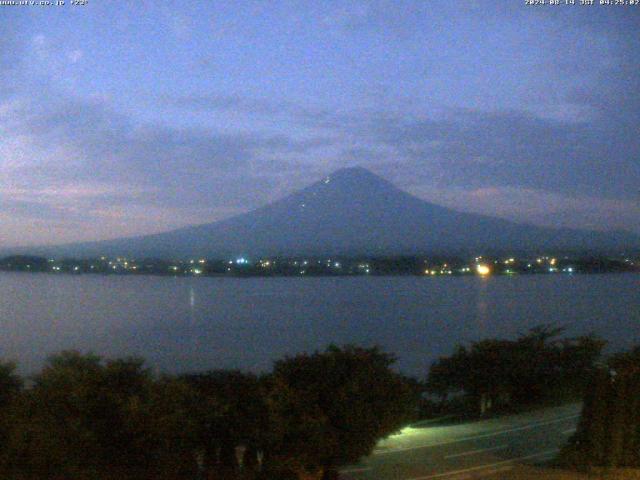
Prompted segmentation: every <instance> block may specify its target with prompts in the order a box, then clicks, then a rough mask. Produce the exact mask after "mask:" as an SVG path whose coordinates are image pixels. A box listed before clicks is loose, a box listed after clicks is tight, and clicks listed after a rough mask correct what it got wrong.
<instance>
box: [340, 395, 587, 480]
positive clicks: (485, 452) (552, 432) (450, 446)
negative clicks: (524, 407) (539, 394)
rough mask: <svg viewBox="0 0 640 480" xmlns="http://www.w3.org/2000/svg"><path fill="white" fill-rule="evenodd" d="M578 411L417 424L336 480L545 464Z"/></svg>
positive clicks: (440, 475) (458, 475)
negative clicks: (468, 421)
mask: <svg viewBox="0 0 640 480" xmlns="http://www.w3.org/2000/svg"><path fill="white" fill-rule="evenodd" d="M580 407H581V406H580V404H579V403H576V404H569V405H563V406H561V407H554V408H548V409H544V410H537V411H534V412H528V413H524V414H519V415H511V416H506V417H500V418H493V419H488V420H482V421H477V422H470V423H458V424H449V425H436V424H422V425H420V424H416V425H413V426H411V427H407V428H404V429H403V430H402V431H401V432H399V433H398V434H396V435H392V436H391V437H389V438H387V439H385V440H383V441H381V442H379V443H378V445H377V446H376V448H375V450H374V451H373V454H372V455H371V456H369V457H366V458H364V459H363V460H362V461H361V462H360V463H359V464H357V465H352V466H349V467H345V468H343V469H342V470H341V471H340V478H342V479H345V480H346V479H353V480H373V479H375V480H387V479H388V480H430V479H451V480H460V479H462V478H480V477H489V476H491V474H492V473H495V472H498V471H504V470H508V469H511V468H513V466H514V465H516V464H518V463H529V464H535V463H540V462H544V461H545V460H549V459H551V458H553V457H554V456H555V455H556V454H557V453H558V451H559V449H560V448H561V447H562V446H563V445H565V444H566V442H567V439H568V438H569V436H570V435H571V434H572V433H573V432H574V431H575V428H576V425H577V423H578V419H579V416H580Z"/></svg>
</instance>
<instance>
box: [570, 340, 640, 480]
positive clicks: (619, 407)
mask: <svg viewBox="0 0 640 480" xmlns="http://www.w3.org/2000/svg"><path fill="white" fill-rule="evenodd" d="M561 459H562V461H563V463H564V464H566V465H570V466H574V467H579V468H585V467H591V466H602V467H633V468H640V347H636V348H635V349H633V350H632V351H630V352H626V353H619V354H617V355H615V356H613V357H612V358H611V359H610V360H609V361H608V362H607V363H606V365H603V366H602V367H601V368H600V369H598V371H597V372H596V374H595V375H594V376H593V377H592V381H591V385H590V388H589V390H588V392H587V394H586V396H585V399H584V409H583V412H582V417H581V419H580V424H579V425H578V430H577V432H576V434H575V435H574V436H573V438H572V439H571V441H570V443H569V446H568V447H567V448H565V450H564V451H563V453H562V455H561ZM639 476H640V475H639Z"/></svg>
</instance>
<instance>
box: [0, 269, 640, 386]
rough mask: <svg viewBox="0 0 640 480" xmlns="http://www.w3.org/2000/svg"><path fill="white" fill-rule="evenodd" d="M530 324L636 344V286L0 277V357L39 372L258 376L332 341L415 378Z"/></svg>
mask: <svg viewBox="0 0 640 480" xmlns="http://www.w3.org/2000/svg"><path fill="white" fill-rule="evenodd" d="M541 323H553V324H557V325H564V326H566V327H567V332H568V334H570V335H578V334H586V333H589V332H594V333H596V334H598V335H600V336H602V337H603V338H605V339H606V340H608V341H609V347H608V348H609V350H617V349H623V348H629V347H630V346H632V345H634V344H637V343H640V275H637V274H607V275H560V274H558V275H529V276H525V275H522V276H513V277H507V276H499V277H498V276H496V277H488V278H480V277H475V276H473V277H438V278H427V277H324V278H171V277H153V276H99V275H82V276H72V275H51V274H29V273H1V274H0V325H1V329H2V330H1V332H2V335H1V336H0V357H2V358H4V359H13V360H16V361H18V363H19V366H20V371H21V373H30V372H33V371H35V370H37V369H38V368H39V367H40V366H41V365H42V362H43V361H44V359H45V358H46V357H47V355H49V354H51V353H53V352H57V351H60V350H63V349H78V350H81V351H85V352H86V351H93V352H95V353H98V354H101V355H105V356H127V355H136V356H142V357H144V358H145V359H147V361H148V364H149V365H150V366H152V367H154V368H157V369H158V370H160V371H166V372H172V373H176V372H184V371H193V370H205V369H214V368H241V369H247V370H252V371H265V370H268V369H269V368H270V366H271V363H272V361H273V360H275V359H277V358H281V357H282V356H283V355H286V354H295V353H298V352H301V351H313V350H315V349H321V348H324V347H325V346H326V345H328V344H330V343H337V344H345V343H355V344H359V345H364V346H371V345H375V344H378V345H381V346H382V347H384V349H385V350H386V351H389V352H393V353H395V354H396V355H397V356H398V363H397V366H398V368H399V369H400V370H401V371H403V372H405V373H408V374H411V375H416V376H420V377H424V375H425V373H426V371H427V369H428V367H429V365H430V363H431V362H432V361H433V360H434V359H435V358H437V357H438V356H440V355H447V354H449V353H451V352H452V349H453V348H454V346H455V345H456V344H457V343H459V342H468V341H471V340H477V339H482V338H485V337H509V338H513V337H514V336H516V335H517V334H518V333H520V332H524V331H526V330H527V329H528V328H530V327H533V326H535V325H538V324H541Z"/></svg>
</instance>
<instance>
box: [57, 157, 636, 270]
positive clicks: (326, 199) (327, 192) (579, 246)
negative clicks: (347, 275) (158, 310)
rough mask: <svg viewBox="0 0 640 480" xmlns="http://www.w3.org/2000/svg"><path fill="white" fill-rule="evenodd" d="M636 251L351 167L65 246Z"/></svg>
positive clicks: (186, 250)
mask: <svg viewBox="0 0 640 480" xmlns="http://www.w3.org/2000/svg"><path fill="white" fill-rule="evenodd" d="M629 246H631V247H638V246H640V239H639V238H638V236H635V235H632V234H630V233H626V232H611V233H603V232H589V231H581V230H572V229H552V228H543V227H536V226H531V225H522V224H517V223H514V222H509V221H506V220H501V219H497V218H492V217H487V216H482V215H475V214H469V213H462V212H457V211H454V210H451V209H448V208H444V207H441V206H438V205H434V204H431V203H428V202H425V201H423V200H420V199H418V198H416V197H413V196H411V195H409V194H408V193H406V192H404V191H402V190H400V189H398V188H396V187H395V186H393V185H392V184H391V183H389V182H387V181H386V180H383V179H382V178H380V177H377V176H376V175H374V174H372V173H371V172H369V171H367V170H365V169H363V168H359V167H356V168H348V169H343V170H339V171H337V172H335V173H334V174H332V175H330V176H329V177H326V178H325V179H323V180H321V181H319V182H317V183H315V184H313V185H311V186H309V187H307V188H305V189H303V190H301V191H299V192H296V193H294V194H292V195H289V196H287V197H285V198H283V199H281V200H279V201H276V202H274V203H272V204H269V205H266V206H264V207H262V208H259V209H257V210H254V211H252V212H249V213H246V214H242V215H238V216H235V217H232V218H229V219H227V220H223V221H220V222H215V223H211V224H206V225H199V226H194V227H188V228H182V229H179V230H174V231H171V232H167V233H161V234H157V235H148V236H144V237H136V238H124V239H119V240H113V241H103V242H93V243H85V244H76V245H67V246H64V247H63V248H62V250H59V252H60V251H63V252H64V253H65V254H68V255H72V254H73V255H82V256H91V255H100V254H103V255H127V256H137V257H140V256H162V257H176V256H180V257H183V256H206V257H220V256H229V255H240V254H242V255H252V256H254V255H300V254H309V255H313V254H322V255H325V254H331V255H334V254H384V255H392V254H414V253H433V252H446V253H453V252H463V251H464V252H478V251H485V252H486V251H504V250H510V251H532V250H545V249H574V250H604V249H619V248H623V247H629Z"/></svg>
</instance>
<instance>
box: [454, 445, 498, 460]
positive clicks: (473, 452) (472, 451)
mask: <svg viewBox="0 0 640 480" xmlns="http://www.w3.org/2000/svg"><path fill="white" fill-rule="evenodd" d="M507 446H508V445H499V446H497V447H491V448H480V449H478V450H469V451H468V452H462V453H454V454H453V455H446V456H445V457H444V458H457V457H466V456H467V455H475V454H476V453H482V452H491V451H493V450H501V449H503V448H507Z"/></svg>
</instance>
